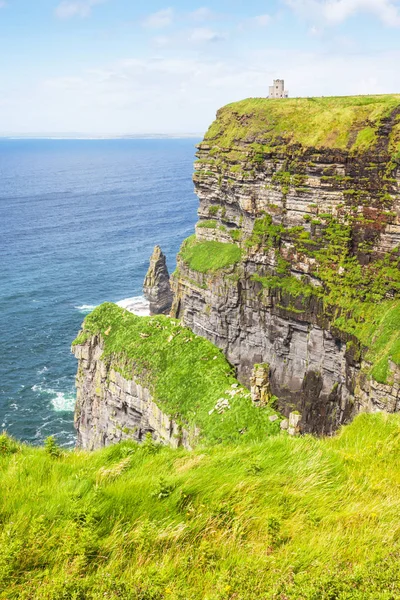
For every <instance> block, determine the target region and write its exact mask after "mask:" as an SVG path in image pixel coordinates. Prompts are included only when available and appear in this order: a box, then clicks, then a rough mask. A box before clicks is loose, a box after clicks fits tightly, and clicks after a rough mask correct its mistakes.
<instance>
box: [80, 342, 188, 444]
mask: <svg viewBox="0 0 400 600" xmlns="http://www.w3.org/2000/svg"><path fill="white" fill-rule="evenodd" d="M73 352H74V354H75V356H76V358H77V359H78V361H79V367H78V374H77V377H76V390H77V396H76V410H75V428H76V430H77V446H78V447H79V448H82V449H84V450H96V449H98V448H102V447H104V446H109V445H110V444H115V443H117V442H120V441H123V440H135V441H137V442H143V441H144V440H145V438H146V435H147V434H150V435H151V437H152V439H153V440H155V441H156V442H159V443H163V444H166V445H169V446H172V447H173V448H177V447H178V446H184V447H185V448H187V449H191V441H190V439H189V438H190V435H189V433H188V431H186V430H185V429H183V428H182V426H181V425H179V424H178V423H176V422H175V421H174V420H173V419H171V418H170V417H169V416H168V415H166V414H164V413H163V412H162V411H161V410H160V408H159V407H158V406H157V404H156V403H155V402H154V400H153V397H152V395H151V393H150V391H149V389H148V388H146V387H144V386H142V385H141V384H140V383H139V382H138V381H136V380H135V378H132V379H126V378H125V377H123V376H122V375H121V373H119V372H118V371H116V370H114V368H113V367H112V366H111V364H110V362H109V361H107V360H104V359H102V355H103V342H102V339H101V338H100V337H99V336H93V337H91V338H89V339H87V340H86V341H85V342H84V343H83V344H82V345H75V346H73Z"/></svg>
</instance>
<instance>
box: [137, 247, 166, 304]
mask: <svg viewBox="0 0 400 600" xmlns="http://www.w3.org/2000/svg"><path fill="white" fill-rule="evenodd" d="M143 293H144V296H145V298H146V300H148V301H149V302H150V313H151V314H152V315H167V314H169V312H170V310H171V306H172V300H173V295H172V290H171V286H170V282H169V273H168V268H167V262H166V258H165V255H164V254H163V252H162V250H161V248H160V246H156V247H155V248H154V250H153V254H152V255H151V258H150V267H149V270H148V271H147V275H146V277H145V280H144V284H143Z"/></svg>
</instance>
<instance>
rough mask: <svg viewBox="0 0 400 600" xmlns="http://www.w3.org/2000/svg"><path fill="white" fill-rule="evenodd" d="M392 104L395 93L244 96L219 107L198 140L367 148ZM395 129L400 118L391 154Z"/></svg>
mask: <svg viewBox="0 0 400 600" xmlns="http://www.w3.org/2000/svg"><path fill="white" fill-rule="evenodd" d="M396 109H399V114H400V95H398V94H397V95H382V96H350V97H331V98H293V99H289V100H285V101H281V100H276V101H274V100H272V101H271V100H269V99H268V98H250V99H247V100H242V101H241V102H235V103H233V104H228V105H227V106H225V107H224V108H221V109H220V110H219V111H218V114H217V119H216V121H214V123H213V124H212V125H211V127H210V128H209V130H208V131H207V133H206V136H205V138H204V142H205V143H206V144H209V143H212V144H218V145H219V146H220V147H223V148H230V147H232V145H234V144H235V143H236V142H239V141H242V142H246V143H250V144H251V143H254V144H261V145H262V146H265V147H264V148H263V147H261V148H259V149H258V150H259V151H260V150H261V151H266V150H268V149H271V148H273V147H275V146H282V145H283V144H284V145H295V144H301V145H302V146H303V147H308V148H310V147H314V148H331V149H339V150H349V151H354V152H357V151H364V150H367V149H368V150H372V149H373V147H374V146H375V145H376V144H377V142H378V140H379V129H380V127H381V125H382V120H384V119H388V118H389V117H390V116H391V115H392V113H393V111H395V110H396ZM399 134H400V122H398V121H395V122H394V123H393V131H392V134H391V137H390V150H391V152H392V153H393V154H396V153H398V152H399V151H400V135H399ZM255 150H257V148H255Z"/></svg>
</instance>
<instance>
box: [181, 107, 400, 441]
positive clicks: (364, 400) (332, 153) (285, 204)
mask: <svg viewBox="0 0 400 600" xmlns="http://www.w3.org/2000/svg"><path fill="white" fill-rule="evenodd" d="M197 157H198V160H197V162H196V164H195V174H194V183H195V187H196V192H197V195H198V197H199V200H200V207H199V222H198V224H197V226H196V233H195V236H192V237H191V238H189V239H188V240H186V241H185V242H184V244H183V245H182V248H181V251H180V254H179V256H178V266H177V270H176V272H175V273H174V275H173V277H172V282H173V283H172V285H173V290H174V294H175V299H174V305H173V309H172V314H173V316H174V317H177V318H180V319H182V322H183V324H184V325H185V326H187V327H189V328H190V329H191V330H192V331H194V332H195V333H197V334H199V335H202V336H204V337H206V338H207V339H209V340H211V341H212V342H213V343H214V344H216V345H217V346H218V347H219V348H221V349H222V350H223V352H224V353H225V355H226V356H227V358H228V360H229V361H230V362H231V363H232V364H233V365H234V366H235V367H236V369H237V373H238V377H239V380H240V381H241V382H242V383H243V384H245V385H248V384H249V382H250V379H251V376H252V372H253V367H254V365H255V364H257V363H265V364H268V365H269V379H270V386H271V391H272V393H273V394H275V395H276V396H277V397H278V398H279V409H280V410H281V411H282V412H284V413H285V414H286V415H288V413H289V412H290V411H292V410H293V409H297V410H298V411H299V412H300V413H301V414H302V415H303V419H302V423H301V426H302V429H303V431H311V432H317V433H330V432H332V431H333V430H335V429H336V428H337V427H338V426H339V425H341V424H342V423H345V422H347V421H348V420H349V419H351V418H352V417H353V416H354V415H355V414H356V413H357V412H359V411H361V410H367V411H376V410H386V411H389V412H394V411H397V410H398V409H399V408H400V391H399V390H400V368H399V365H400V341H399V339H400V338H399V329H400V301H399V291H400V271H399V264H400V252H399V244H400V195H399V182H400V96H368V97H351V98H319V99H316V98H315V99H313V98H310V99H295V100H285V101H271V100H264V99H251V100H245V101H243V102H239V103H235V104H231V105H229V106H227V107H225V108H223V109H221V110H220V111H219V112H218V114H217V119H216V121H215V122H214V123H213V124H212V125H211V127H210V129H209V131H208V132H207V134H206V136H205V138H204V141H203V142H202V143H201V144H200V145H199V147H198V154H197Z"/></svg>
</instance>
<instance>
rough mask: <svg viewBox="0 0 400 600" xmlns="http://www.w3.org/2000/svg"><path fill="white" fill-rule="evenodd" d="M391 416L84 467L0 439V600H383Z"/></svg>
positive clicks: (397, 573)
mask: <svg viewBox="0 0 400 600" xmlns="http://www.w3.org/2000/svg"><path fill="white" fill-rule="evenodd" d="M399 451H400V418H399V416H390V417H389V416H386V415H382V414H375V415H361V416H360V417H358V418H357V419H356V420H355V422H354V423H353V424H352V425H350V426H348V427H346V428H344V429H343V431H342V432H341V433H340V434H339V435H338V436H337V437H334V438H328V439H315V438H313V437H311V436H305V437H304V438H290V437H289V436H286V435H284V434H282V435H281V436H279V437H272V438H268V439H265V440H264V441H263V442H262V443H253V444H249V445H247V446H243V445H238V446H216V447H212V448H208V449H207V448H202V449H201V450H197V451H194V452H192V453H188V452H187V451H184V450H172V449H170V448H159V447H157V446H155V445H154V443H152V442H150V441H146V442H145V443H144V444H143V445H141V446H138V445H135V444H133V443H122V444H119V445H117V446H113V447H109V448H107V449H104V450H102V451H98V452H94V453H86V452H79V451H74V452H63V451H61V450H59V449H58V448H57V447H56V446H55V444H54V443H52V442H49V443H48V444H47V446H46V448H32V447H28V446H23V445H20V444H18V443H16V442H14V441H13V440H11V439H10V438H7V437H6V436H4V435H3V436H0V487H1V490H2V494H1V495H0V518H1V523H2V527H1V532H0V598H2V599H4V600H6V599H7V600H17V599H18V600H62V599H64V600H99V599H100V598H101V599H104V598H108V599H117V598H122V599H124V600H127V599H129V600H261V599H262V600H268V599H271V600H272V599H273V600H282V599H283V598H285V599H286V600H332V599H338V600H368V599H370V600H394V599H396V598H398V597H399V589H400V560H399V559H400V518H399V514H400V494H399V486H400V469H399V461H398V453H399Z"/></svg>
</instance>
